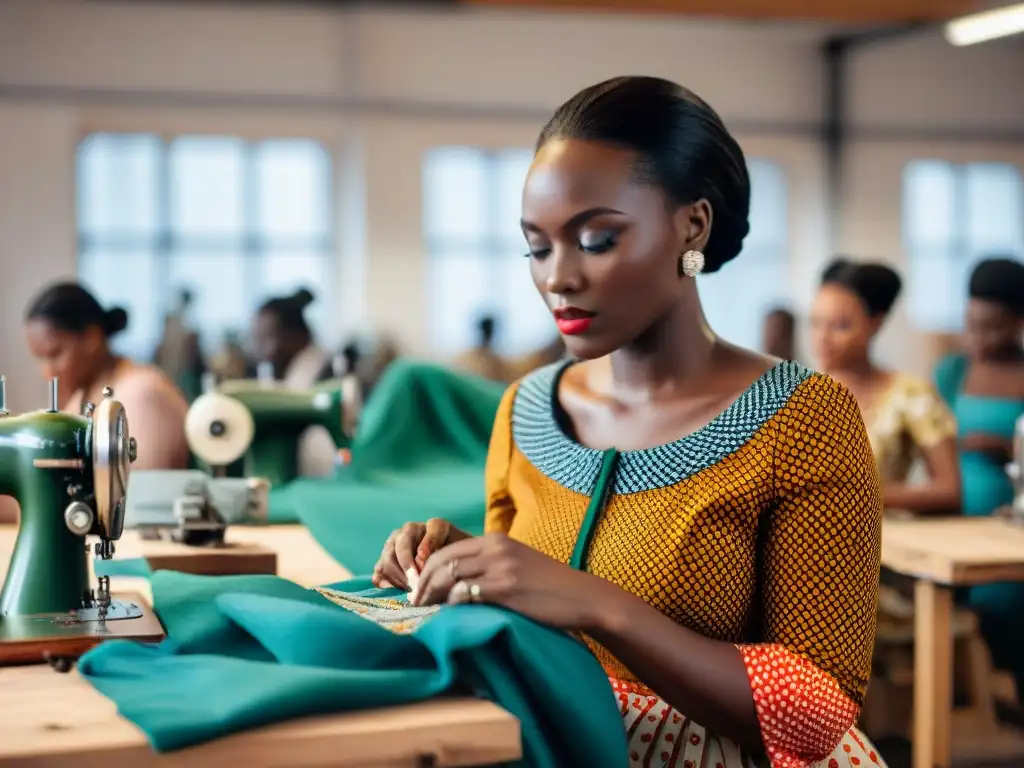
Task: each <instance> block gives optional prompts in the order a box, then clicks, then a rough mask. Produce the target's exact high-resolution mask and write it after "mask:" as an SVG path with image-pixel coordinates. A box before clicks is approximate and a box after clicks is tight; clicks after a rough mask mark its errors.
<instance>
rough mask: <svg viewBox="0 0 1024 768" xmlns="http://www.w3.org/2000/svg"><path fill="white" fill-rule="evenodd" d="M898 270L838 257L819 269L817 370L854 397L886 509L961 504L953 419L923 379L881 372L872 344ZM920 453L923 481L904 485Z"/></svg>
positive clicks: (950, 508)
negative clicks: (839, 383)
mask: <svg viewBox="0 0 1024 768" xmlns="http://www.w3.org/2000/svg"><path fill="white" fill-rule="evenodd" d="M900 289H901V281H900V277H899V275H898V274H897V273H896V272H895V271H894V270H893V269H891V268H890V267H887V266H885V265H884V264H872V263H865V262H853V261H847V260H844V259H837V260H836V261H834V262H833V263H832V264H831V265H830V266H829V267H828V268H827V269H826V270H825V272H824V274H823V275H822V279H821V286H820V287H819V288H818V293H817V296H816V297H815V300H814V307H813V309H812V310H811V340H812V345H813V347H814V354H815V359H816V362H817V364H818V366H819V367H820V368H821V370H822V371H825V372H826V373H828V374H829V375H830V376H832V377H833V378H835V379H836V380H838V381H841V382H842V383H843V384H845V385H846V387H847V388H849V390H850V391H851V392H852V393H853V395H854V397H856V398H857V403H858V404H859V405H860V410H861V413H862V414H863V415H864V421H865V423H866V425H867V429H868V437H869V438H870V440H871V448H872V450H873V452H874V454H875V461H876V462H877V463H878V468H879V471H880V473H881V476H882V483H883V487H884V492H885V505H886V508H887V509H889V510H905V511H908V512H913V513H923V514H928V513H940V514H941V513H945V514H950V513H956V512H959V511H960V471H959V467H958V463H957V452H956V420H955V419H954V418H953V414H952V412H951V411H950V410H949V408H948V407H947V406H946V404H945V403H944V402H943V401H942V398H941V397H939V394H938V392H936V391H935V389H934V387H932V386H931V384H929V383H928V382H927V381H923V380H921V379H918V378H915V377H914V376H910V375H907V374H905V373H901V372H898V371H886V370H882V369H881V368H879V367H878V366H877V365H875V363H874V362H873V361H872V360H871V343H872V342H873V341H874V338H875V336H876V334H877V333H878V331H879V330H880V329H881V327H882V325H883V323H884V322H885V320H886V318H887V317H888V316H889V313H890V311H891V310H892V308H893V305H894V304H895V303H896V299H897V298H898V297H899V294H900ZM919 459H923V460H924V463H925V465H926V467H927V470H928V480H927V482H925V483H921V484H917V483H915V484H908V482H907V481H908V476H909V475H910V471H911V469H912V468H913V466H914V464H915V463H916V462H917V461H918V460H919Z"/></svg>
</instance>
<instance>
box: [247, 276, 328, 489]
mask: <svg viewBox="0 0 1024 768" xmlns="http://www.w3.org/2000/svg"><path fill="white" fill-rule="evenodd" d="M313 299H314V297H313V294H312V293H310V292H309V291H307V290H305V289H300V290H298V291H296V292H295V293H294V294H292V295H291V296H283V297H277V298H273V299H269V300H267V301H266V302H264V304H263V305H262V306H261V307H260V308H259V311H258V312H257V313H256V318H255V320H254V321H253V328H252V340H253V349H254V352H255V354H256V360H257V361H258V362H260V363H269V364H270V365H271V366H273V370H274V378H275V379H276V380H277V381H278V383H279V384H280V385H281V386H283V387H286V388H288V389H309V388H310V387H312V386H314V385H315V384H317V383H318V382H320V381H323V380H325V379H327V378H329V377H330V376H331V359H330V356H329V355H328V354H327V352H325V351H324V350H323V349H321V348H320V347H319V346H317V345H316V343H314V340H313V332H312V331H311V330H310V328H309V324H308V323H307V322H306V314H305V310H306V307H308V306H309V305H310V304H312V303H313ZM298 450H299V474H300V475H302V476H303V477H324V476H327V475H329V474H331V472H332V471H333V469H334V457H335V454H336V453H337V447H336V446H335V444H334V440H333V439H332V438H331V435H330V433H329V432H328V431H327V430H326V429H324V428H323V427H310V428H309V429H307V430H306V431H305V433H303V436H302V439H301V440H300V443H299V449H298Z"/></svg>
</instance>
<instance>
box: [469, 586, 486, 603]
mask: <svg viewBox="0 0 1024 768" xmlns="http://www.w3.org/2000/svg"><path fill="white" fill-rule="evenodd" d="M469 602H471V603H480V602H483V591H482V590H481V589H480V585H479V584H476V583H473V584H470V585H469Z"/></svg>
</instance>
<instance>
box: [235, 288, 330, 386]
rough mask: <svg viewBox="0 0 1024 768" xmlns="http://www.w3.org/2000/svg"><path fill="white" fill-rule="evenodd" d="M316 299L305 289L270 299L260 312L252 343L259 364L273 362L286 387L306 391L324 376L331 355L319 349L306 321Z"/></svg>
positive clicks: (279, 379) (254, 327)
mask: <svg viewBox="0 0 1024 768" xmlns="http://www.w3.org/2000/svg"><path fill="white" fill-rule="evenodd" d="M314 299H315V297H314V296H313V294H312V293H311V292H310V291H308V290H306V289H305V288H300V289H299V290H298V291H296V292H295V293H293V294H292V295H291V296H278V297H275V298H272V299H267V301H265V302H263V304H262V305H261V306H260V308H259V310H258V311H257V312H256V319H255V320H254V322H253V328H252V341H253V350H254V352H255V353H256V362H258V363H269V364H270V365H271V366H273V369H274V378H275V379H276V380H278V381H280V382H282V383H283V384H284V385H285V386H288V387H293V388H295V389H305V388H306V387H311V386H313V385H314V384H316V383H317V381H319V380H320V379H321V378H322V377H323V372H324V366H325V365H326V364H327V363H328V362H329V359H328V355H327V353H326V352H324V351H323V350H322V349H320V348H319V347H317V346H316V344H315V343H314V341H313V332H312V331H311V330H310V329H309V324H308V323H307V322H306V307H308V306H309V305H310V304H312V303H313V301H314Z"/></svg>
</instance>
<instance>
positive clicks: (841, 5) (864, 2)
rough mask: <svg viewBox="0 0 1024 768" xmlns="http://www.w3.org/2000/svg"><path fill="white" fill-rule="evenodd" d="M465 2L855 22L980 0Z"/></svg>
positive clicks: (939, 13)
mask: <svg viewBox="0 0 1024 768" xmlns="http://www.w3.org/2000/svg"><path fill="white" fill-rule="evenodd" d="M461 4H463V5H475V6H487V7H497V8H502V7H504V8H524V9H531V10H542V9H543V10H552V11H573V10H575V11H618V12H622V13H657V14H685V15H691V16H708V17H719V18H732V19H759V20H766V19H787V20H807V21H828V22H841V23H851V24H861V23H866V24H883V23H899V22H914V21H922V22H928V21H945V20H947V19H951V18H953V17H955V16H959V15H961V14H964V13H968V12H970V11H972V10H975V9H976V8H977V2H976V0H461Z"/></svg>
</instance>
